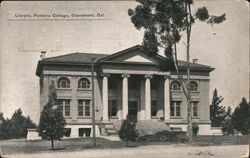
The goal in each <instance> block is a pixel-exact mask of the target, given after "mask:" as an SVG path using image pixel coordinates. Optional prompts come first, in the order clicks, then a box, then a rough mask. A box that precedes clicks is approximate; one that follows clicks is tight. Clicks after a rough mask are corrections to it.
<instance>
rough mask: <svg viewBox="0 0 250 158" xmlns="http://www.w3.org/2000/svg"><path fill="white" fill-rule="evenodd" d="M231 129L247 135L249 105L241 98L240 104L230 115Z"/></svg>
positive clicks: (249, 117)
mask: <svg viewBox="0 0 250 158" xmlns="http://www.w3.org/2000/svg"><path fill="white" fill-rule="evenodd" d="M232 123H233V127H234V128H235V129H236V130H238V131H241V132H242V133H243V134H247V133H248V130H249V129H250V104H249V103H247V100H246V98H242V101H241V103H240V104H239V105H238V106H237V107H236V108H235V110H234V113H233V115H232Z"/></svg>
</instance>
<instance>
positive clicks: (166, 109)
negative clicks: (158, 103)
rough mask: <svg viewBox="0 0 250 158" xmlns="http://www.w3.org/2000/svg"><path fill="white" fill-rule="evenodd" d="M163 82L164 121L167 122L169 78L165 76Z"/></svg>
mask: <svg viewBox="0 0 250 158" xmlns="http://www.w3.org/2000/svg"><path fill="white" fill-rule="evenodd" d="M164 78H165V81H164V120H165V121H169V119H170V93H169V91H170V87H169V78H170V76H165V77H164Z"/></svg>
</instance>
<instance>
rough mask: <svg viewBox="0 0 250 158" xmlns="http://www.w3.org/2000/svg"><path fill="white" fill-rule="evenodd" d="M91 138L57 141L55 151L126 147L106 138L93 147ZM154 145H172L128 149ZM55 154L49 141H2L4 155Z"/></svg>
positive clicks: (99, 139)
mask: <svg viewBox="0 0 250 158" xmlns="http://www.w3.org/2000/svg"><path fill="white" fill-rule="evenodd" d="M92 144H93V143H92V139H91V138H71V139H62V140H56V141H55V150H56V151H57V152H60V151H80V150H85V149H93V148H95V149H104V148H105V149H119V148H124V147H126V142H122V141H109V140H107V139H104V138H97V146H96V147H93V145H92ZM154 144H157V145H159V144H171V143H169V142H129V146H128V147H138V146H144V145H154ZM39 152H53V150H51V142H50V141H49V140H36V141H28V140H26V139H14V140H2V141H1V153H2V155H6V154H14V153H28V154H32V153H39Z"/></svg>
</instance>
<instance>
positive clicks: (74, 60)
mask: <svg viewBox="0 0 250 158" xmlns="http://www.w3.org/2000/svg"><path fill="white" fill-rule="evenodd" d="M135 49H140V50H143V47H142V46H139V45H136V46H134V47H130V48H128V49H125V50H122V51H119V52H117V53H114V54H94V53H71V54H66V55H60V56H56V57H49V58H45V59H43V60H39V62H38V66H37V70H36V75H37V76H40V73H41V70H42V67H43V65H46V64H53V65H56V64H58V65H90V64H91V62H92V59H93V58H95V59H96V60H97V62H103V61H104V62H105V61H109V59H110V62H112V58H113V57H116V56H120V55H122V54H123V53H124V54H125V53H128V52H130V51H132V50H135ZM146 53H147V52H146ZM156 57H157V58H158V59H160V60H162V61H163V62H167V61H169V59H167V58H165V57H163V56H161V55H156ZM119 62H120V63H124V62H123V61H119ZM116 63H117V61H116ZM140 64H141V63H140ZM178 65H179V68H180V69H186V68H187V62H185V61H181V60H178ZM190 68H191V69H193V70H206V71H212V70H214V68H212V67H210V66H207V65H202V64H197V63H192V62H190Z"/></svg>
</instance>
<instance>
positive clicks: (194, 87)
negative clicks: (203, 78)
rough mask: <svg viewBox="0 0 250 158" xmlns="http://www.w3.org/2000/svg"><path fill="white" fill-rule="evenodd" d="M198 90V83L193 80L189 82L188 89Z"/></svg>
mask: <svg viewBox="0 0 250 158" xmlns="http://www.w3.org/2000/svg"><path fill="white" fill-rule="evenodd" d="M197 90H198V84H197V83H196V82H195V81H191V82H190V91H197Z"/></svg>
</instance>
